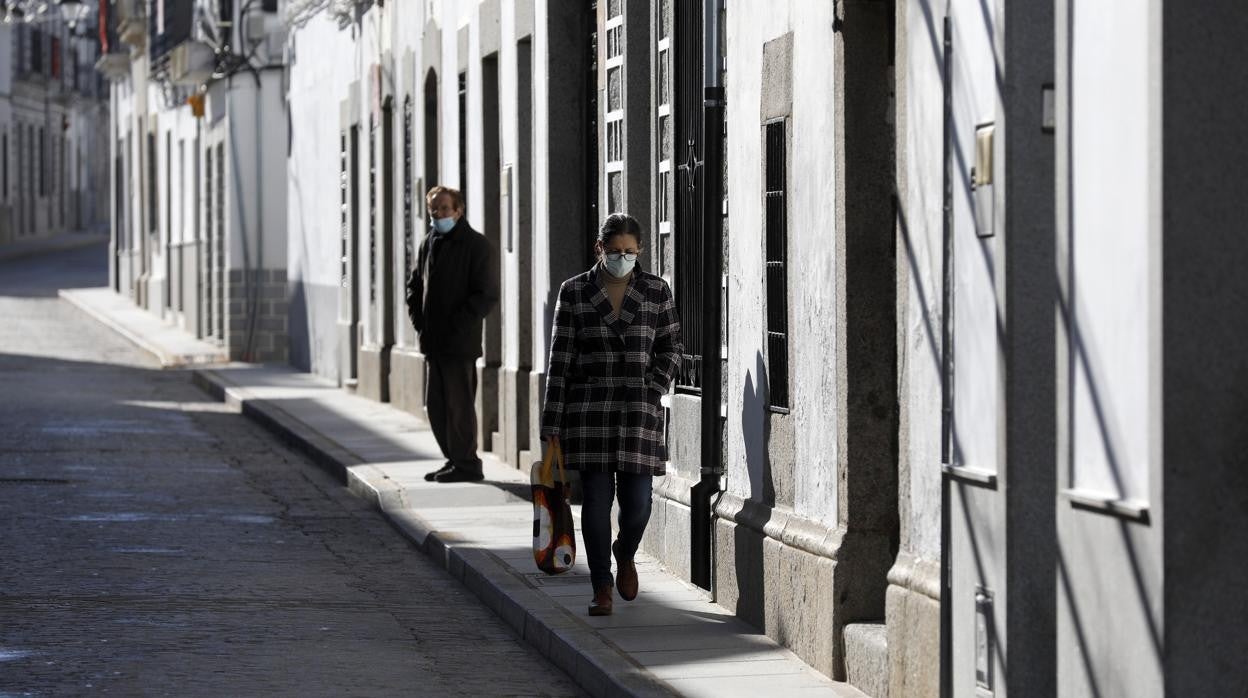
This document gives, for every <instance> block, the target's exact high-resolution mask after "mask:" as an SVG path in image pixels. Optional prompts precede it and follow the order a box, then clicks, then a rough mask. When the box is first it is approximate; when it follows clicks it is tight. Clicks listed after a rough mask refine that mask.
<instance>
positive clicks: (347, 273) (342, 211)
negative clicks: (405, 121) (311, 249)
mask: <svg viewBox="0 0 1248 698" xmlns="http://www.w3.org/2000/svg"><path fill="white" fill-rule="evenodd" d="M348 167H349V165H348V161H347V134H346V132H345V131H344V132H343V133H342V135H341V137H340V143H339V146H338V225H339V243H340V244H339V254H338V263H339V273H338V283H339V285H340V286H341V287H342V288H351V228H350V225H351V219H350V211H351V209H350V208H349V207H350V204H351V202H350V197H351V193H350V188H349V187H348V184H347V182H348V180H347V176H348V175H349V174H350V173H349V170H348Z"/></svg>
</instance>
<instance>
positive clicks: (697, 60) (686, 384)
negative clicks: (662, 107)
mask: <svg viewBox="0 0 1248 698" xmlns="http://www.w3.org/2000/svg"><path fill="white" fill-rule="evenodd" d="M675 15H676V16H675V21H676V32H675V37H674V38H675V42H676V45H675V47H674V50H675V54H674V56H673V58H674V61H673V65H674V66H675V71H674V77H675V86H674V90H673V91H674V93H675V95H674V96H675V98H676V100H675V104H674V105H673V107H674V109H675V117H674V118H675V120H676V121H675V124H674V125H675V127H676V133H675V137H674V150H675V152H674V153H673V156H674V159H675V166H676V193H675V194H676V195H675V202H676V206H675V214H676V221H675V224H676V225H675V232H674V233H673V236H674V238H675V240H674V243H675V257H676V289H675V291H676V305H677V308H678V310H679V312H680V324H681V338H682V339H683V340H684V344H685V353H684V355H683V356H682V357H681V366H680V373H679V375H678V376H677V381H676V384H677V386H678V387H679V388H681V389H682V390H685V391H688V392H699V391H701V389H702V357H703V356H704V355H705V348H706V342H707V339H708V338H707V337H705V336H704V331H703V327H702V325H703V323H702V308H703V293H704V292H705V287H706V286H707V281H708V280H706V279H703V278H702V250H703V249H704V245H703V239H702V236H703V225H702V176H703V173H702V147H703V146H702V144H703V138H702V131H703V108H702V102H703V91H702V6H701V3H694V2H678V3H675ZM718 287H719V284H718V283H716V284H715V290H718Z"/></svg>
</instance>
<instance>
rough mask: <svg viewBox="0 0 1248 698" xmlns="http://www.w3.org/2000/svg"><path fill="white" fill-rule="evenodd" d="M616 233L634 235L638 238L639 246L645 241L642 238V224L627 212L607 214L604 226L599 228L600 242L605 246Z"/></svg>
mask: <svg viewBox="0 0 1248 698" xmlns="http://www.w3.org/2000/svg"><path fill="white" fill-rule="evenodd" d="M616 235H632V236H633V237H635V238H637V244H638V245H639V246H640V245H643V244H644V243H645V241H644V240H642V238H641V224H640V223H638V222H637V219H636V218H633V217H632V216H630V215H628V214H627V213H612V214H611V215H609V216H607V219H606V220H605V221H603V222H602V227H601V228H599V229H598V243H599V244H601V245H604V246H605V245H606V244H607V243H608V242H611V238H613V237H615V236H616Z"/></svg>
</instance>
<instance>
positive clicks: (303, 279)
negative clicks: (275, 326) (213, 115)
mask: <svg viewBox="0 0 1248 698" xmlns="http://www.w3.org/2000/svg"><path fill="white" fill-rule="evenodd" d="M355 51H356V49H355V44H354V42H353V39H352V35H351V30H350V29H349V28H348V29H339V28H338V23H337V21H336V20H335V19H334V18H333V17H332V16H330V15H329V14H328V13H325V12H321V13H318V14H317V15H316V16H315V17H313V18H312V19H311V21H309V22H308V23H307V24H306V25H305V26H303V27H301V28H298V29H296V30H295V31H294V32H293V33H292V38H291V40H290V58H291V61H290V68H289V70H290V77H289V86H288V88H287V93H286V94H287V99H288V100H289V108H290V118H291V128H292V140H291V151H290V156H289V158H288V159H286V160H285V164H286V175H285V176H286V184H287V199H286V215H287V235H288V238H289V241H290V244H289V246H288V247H287V262H286V263H287V278H288V281H289V283H290V284H291V285H292V288H293V287H297V286H301V287H303V289H304V290H303V291H302V293H303V294H304V296H305V298H306V299H307V306H306V308H305V310H304V311H303V312H304V313H305V316H304V318H303V322H305V323H306V328H307V341H308V343H309V345H310V346H309V347H308V357H309V361H310V364H311V365H310V368H311V371H312V372H313V373H316V374H319V375H322V376H325V377H327V378H331V379H337V378H338V370H339V366H340V363H341V362H340V360H339V350H340V347H339V346H338V336H337V331H338V330H337V318H338V307H337V304H338V291H337V289H338V286H339V284H340V283H341V281H342V279H341V267H340V261H339V258H340V256H341V247H340V244H341V233H342V230H341V218H340V216H341V211H340V204H341V200H340V198H339V197H340V190H339V184H340V182H339V162H338V154H339V148H340V147H341V143H340V140H339V139H340V137H341V136H342V130H341V128H340V126H341V124H340V123H339V120H338V105H339V102H340V101H341V100H342V99H344V98H345V97H346V94H347V87H348V85H350V83H351V80H352V79H354V76H355ZM322 298H323V299H325V300H327V301H331V302H332V305H329V306H328V307H326V305H325V304H323V303H322V302H321V299H322ZM292 311H293V309H292ZM297 322H298V321H297V320H295V319H294V318H292V320H291V325H292V327H294V326H295V325H296V323H297Z"/></svg>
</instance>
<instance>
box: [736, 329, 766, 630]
mask: <svg viewBox="0 0 1248 698" xmlns="http://www.w3.org/2000/svg"><path fill="white" fill-rule="evenodd" d="M767 389H768V385H767V364H766V362H765V361H764V360H763V353H762V352H761V351H760V352H756V353H755V362H754V370H753V372H749V373H747V374H746V376H745V389H744V392H743V393H742V396H741V404H742V410H741V437H742V440H743V441H744V444H745V467H746V474H747V476H748V477H749V484H750V493H749V500H748V501H747V502H746V505H745V507H744V508H743V509H742V511H741V512H740V514H739V517H741V518H749V519H750V520H751V523H752V524H753V525H750V526H747V525H742V524H738V525H736V526H735V527H733V541H734V547H733V550H734V551H735V555H736V560H734V564H735V566H736V573H737V615H738V616H739V617H740V618H741V619H742V620H744V621H745V622H747V623H751V624H753V625H754V626H756V627H759V628H765V627H767V610H766V606H765V599H766V596H767V594H766V584H767V576H766V571H765V569H764V555H765V551H764V549H763V544H764V540H765V539H766V536H765V535H763V534H762V533H760V531H761V530H762V529H763V527H764V526H765V525H766V524H767V522H768V521H770V520H771V510H772V507H774V506H775V504H776V487H775V483H774V481H773V479H772V473H771V456H770V454H769V453H768V450H767V432H768V428H769V426H770V421H771V413H770V411H768V409H767ZM755 519H756V520H755ZM755 528H757V529H758V530H755Z"/></svg>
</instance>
